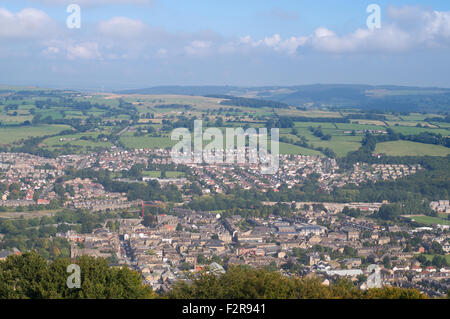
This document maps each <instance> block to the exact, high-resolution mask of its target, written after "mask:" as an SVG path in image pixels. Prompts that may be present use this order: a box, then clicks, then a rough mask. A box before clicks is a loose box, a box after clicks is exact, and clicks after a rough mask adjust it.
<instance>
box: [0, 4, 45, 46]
mask: <svg viewBox="0 0 450 319" xmlns="http://www.w3.org/2000/svg"><path fill="white" fill-rule="evenodd" d="M52 29H54V22H53V20H52V19H51V18H50V17H49V16H48V15H47V14H46V13H45V12H43V11H41V10H37V9H33V8H25V9H23V10H21V11H19V12H17V13H13V12H11V11H8V10H7V9H4V8H0V38H15V39H17V38H39V37H44V36H47V35H48V34H49V33H50V32H51V30H52Z"/></svg>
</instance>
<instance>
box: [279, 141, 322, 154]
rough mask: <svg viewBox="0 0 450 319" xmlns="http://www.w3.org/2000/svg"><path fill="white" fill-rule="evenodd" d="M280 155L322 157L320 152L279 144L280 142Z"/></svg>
mask: <svg viewBox="0 0 450 319" xmlns="http://www.w3.org/2000/svg"><path fill="white" fill-rule="evenodd" d="M280 154H283V155H310V156H316V155H323V154H322V153H321V152H319V151H316V150H312V149H309V148H304V147H300V146H297V145H293V144H287V143H281V142H280Z"/></svg>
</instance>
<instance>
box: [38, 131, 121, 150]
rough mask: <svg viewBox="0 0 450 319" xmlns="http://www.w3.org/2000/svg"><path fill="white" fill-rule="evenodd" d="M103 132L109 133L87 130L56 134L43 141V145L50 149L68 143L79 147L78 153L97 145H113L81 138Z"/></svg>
mask: <svg viewBox="0 0 450 319" xmlns="http://www.w3.org/2000/svg"><path fill="white" fill-rule="evenodd" d="M101 133H105V134H108V133H109V132H107V131H105V132H85V133H78V134H70V135H64V136H54V137H50V138H47V139H45V140H44V141H42V143H41V146H42V147H44V148H49V149H50V150H57V149H60V148H63V147H64V146H65V145H66V144H69V145H71V146H73V147H76V148H77V153H79V152H85V151H87V150H88V149H93V148H95V147H102V148H109V147H111V146H112V145H113V144H112V143H110V142H108V141H93V140H84V139H81V138H82V137H89V138H97V136H98V135H99V134H101ZM72 139H75V140H72Z"/></svg>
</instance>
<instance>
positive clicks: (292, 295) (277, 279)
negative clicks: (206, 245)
mask: <svg viewBox="0 0 450 319" xmlns="http://www.w3.org/2000/svg"><path fill="white" fill-rule="evenodd" d="M169 297H170V298H175V299H208V298H211V299H336V298H339V299H355V298H356V299H422V298H426V296H425V295H423V294H422V293H421V292H420V291H418V290H415V289H403V288H390V287H386V288H382V289H369V290H368V291H365V292H364V291H361V290H360V289H359V288H357V287H356V286H355V285H354V284H353V283H352V282H351V281H345V280H343V281H340V282H338V283H336V284H331V285H329V286H325V285H323V284H322V283H321V281H320V280H318V279H302V278H298V277H286V276H283V275H281V274H280V273H278V272H272V271H267V270H264V269H261V270H255V269H251V268H249V267H230V269H228V271H227V272H226V273H225V274H224V275H221V276H217V275H214V274H206V273H205V274H202V275H200V276H198V277H197V278H194V279H193V280H192V282H191V283H186V282H179V283H177V284H176V285H175V287H174V288H173V290H172V291H171V292H170V293H169Z"/></svg>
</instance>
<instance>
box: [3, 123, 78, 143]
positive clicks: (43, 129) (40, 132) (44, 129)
mask: <svg viewBox="0 0 450 319" xmlns="http://www.w3.org/2000/svg"><path fill="white" fill-rule="evenodd" d="M68 129H70V126H68V125H37V126H26V127H23V126H22V127H1V128H0V144H10V143H13V142H17V141H19V140H21V139H27V138H30V137H37V136H45V135H54V134H58V133H59V132H61V131H64V130H68Z"/></svg>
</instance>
